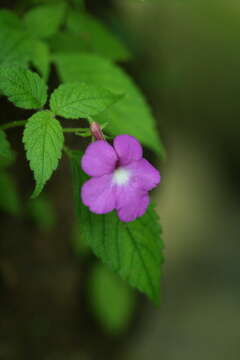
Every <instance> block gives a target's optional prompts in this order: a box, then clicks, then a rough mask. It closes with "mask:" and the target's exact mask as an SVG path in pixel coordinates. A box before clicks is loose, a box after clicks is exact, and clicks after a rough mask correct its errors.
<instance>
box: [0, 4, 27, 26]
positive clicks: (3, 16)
mask: <svg viewBox="0 0 240 360" xmlns="http://www.w3.org/2000/svg"><path fill="white" fill-rule="evenodd" d="M2 28H10V29H14V28H15V29H21V28H22V23H21V21H20V19H19V17H18V16H17V15H16V14H15V13H14V12H13V11H11V10H8V9H1V10H0V29H2Z"/></svg>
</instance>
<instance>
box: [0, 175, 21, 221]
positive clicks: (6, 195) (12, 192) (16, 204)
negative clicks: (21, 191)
mask: <svg viewBox="0 0 240 360" xmlns="http://www.w3.org/2000/svg"><path fill="white" fill-rule="evenodd" d="M0 209H1V210H3V211H5V212H7V213H9V214H10V215H18V214H19V212H20V199H19V196H18V192H17V188H16V185H15V182H14V180H13V179H12V177H11V176H10V175H9V174H8V173H7V172H5V171H2V170H1V171H0Z"/></svg>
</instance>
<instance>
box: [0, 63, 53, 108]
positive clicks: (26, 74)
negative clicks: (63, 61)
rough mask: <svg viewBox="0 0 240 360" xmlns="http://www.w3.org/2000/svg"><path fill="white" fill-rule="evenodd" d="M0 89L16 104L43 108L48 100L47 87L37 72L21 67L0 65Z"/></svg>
mask: <svg viewBox="0 0 240 360" xmlns="http://www.w3.org/2000/svg"><path fill="white" fill-rule="evenodd" d="M0 90H1V91H2V92H3V94H4V95H6V96H8V98H9V100H10V101H12V102H13V103H14V104H15V105H16V106H18V107H21V108H23V109H38V108H41V107H42V106H43V105H44V104H45V102H46V100H47V87H46V85H45V84H44V82H43V80H42V79H41V78H40V76H39V75H38V74H36V73H33V72H32V71H30V70H26V69H23V68H21V67H17V66H16V67H13V66H2V67H0Z"/></svg>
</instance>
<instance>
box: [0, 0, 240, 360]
mask: <svg viewBox="0 0 240 360" xmlns="http://www.w3.org/2000/svg"><path fill="white" fill-rule="evenodd" d="M0 3H1V6H2V7H3V6H8V7H11V6H13V2H11V3H10V2H9V1H1V2H0ZM87 5H88V9H89V10H90V11H91V12H92V13H94V14H96V15H98V16H99V17H100V18H101V19H103V20H104V21H105V22H107V23H109V25H110V26H111V27H112V29H113V31H116V32H118V34H119V35H120V36H121V37H122V38H123V39H124V40H125V42H126V43H127V44H128V46H129V48H130V49H132V52H133V53H134V54H135V58H134V59H133V61H132V62H131V63H130V64H128V65H124V68H125V69H126V70H127V71H128V72H129V73H130V74H131V75H132V76H133V77H134V78H135V80H136V82H137V83H138V84H139V86H140V87H141V88H142V89H143V91H144V93H145V95H146V97H147V99H148V101H149V103H150V104H151V105H152V107H153V111H154V113H155V116H156V119H157V127H158V130H159V133H160V135H161V137H162V139H163V142H164V143H165V146H166V149H167V159H166V160H165V161H160V160H159V161H157V165H158V166H159V168H160V170H161V174H162V183H161V186H160V187H159V191H158V192H157V193H155V200H156V201H157V209H158V213H159V215H160V217H161V223H162V226H163V230H164V234H163V239H164V243H165V265H164V274H163V279H162V304H161V306H160V308H159V309H158V308H155V307H154V306H153V305H151V304H150V303H149V302H148V301H147V300H146V299H145V298H144V297H142V296H140V297H139V299H138V300H137V304H136V308H135V311H134V313H133V316H132V317H131V318H129V326H128V329H127V330H126V331H125V332H123V333H122V334H121V335H119V336H111V335H110V334H107V333H106V332H105V331H104V329H102V327H101V326H100V325H99V323H98V322H97V321H96V320H95V318H94V316H93V315H92V313H91V311H90V310H89V304H88V298H87V296H86V283H87V281H88V274H89V271H90V270H89V269H91V267H92V265H93V264H94V263H95V261H96V260H95V259H94V257H92V256H87V257H86V258H85V259H84V261H79V260H78V258H77V257H76V255H75V253H74V251H73V249H72V246H71V240H70V237H71V231H72V230H71V229H72V225H73V218H74V215H73V206H72V198H71V184H70V179H69V178H70V174H69V168H68V164H67V162H66V161H65V160H64V161H63V162H62V164H61V167H60V169H59V171H58V172H56V174H55V175H54V178H53V180H52V181H51V183H49V185H48V189H47V193H48V196H49V198H50V199H51V200H52V202H53V204H54V206H55V207H56V209H57V211H56V216H57V225H56V226H55V227H54V228H53V229H52V230H51V231H47V232H46V231H43V230H39V228H37V227H36V225H35V223H34V222H33V221H32V220H31V219H29V216H28V215H27V210H26V214H25V215H24V216H22V217H20V218H19V217H10V216H8V215H6V214H4V213H1V217H0V229H1V232H0V234H1V236H0V254H1V255H0V280H1V281H0V294H1V295H0V359H3V360H5V359H6V360H8V359H13V360H15V359H17V360H18V359H24V360H26V359H34V360H35V359H39V360H42V359H44V360H45V359H46V360H48V359H49V360H52V359H53V360H55V359H57V360H61V359H68V360H75V359H83V360H85V359H123V360H124V359H129V360H135V359H138V360H146V359H161V358H162V359H164V360H165V359H166V360H172V359H173V360H175V359H176V358H178V359H185V360H186V359H194V360H198V359H199V360H200V359H206V360H208V359H209V360H210V359H211V360H212V359H218V360H222V359H228V360H232V359H234V360H235V359H239V357H240V328H239V320H240V307H239V302H240V301H239V300H240V287H239V250H240V245H239V241H240V238H239V233H240V230H239V217H240V205H239V198H240V192H239V183H240V181H239V180H240V172H239V170H240V161H239V158H240V157H239V154H240V141H239V139H240V124H239V117H240V101H239V98H240V41H239V34H240V4H239V2H238V1H236V0H218V1H216V0H212V1H211V0H210V1H206V0H201V1H198V0H191V1H187V0H178V1H177V0H172V1H169V0H159V1H157V0H155V1H154V0H145V1H137V0H132V1H130V0H116V1H108V2H106V1H93V0H90V1H88V2H87ZM0 106H1V113H2V114H4V117H5V116H6V118H7V119H9V118H12V120H15V119H16V120H17V119H19V110H17V111H16V110H15V109H14V108H13V107H12V105H10V104H9V103H7V101H5V100H2V99H1V105H0ZM22 115H23V116H24V113H22ZM20 139H21V134H20V133H19V131H18V130H16V131H15V130H12V131H11V142H12V143H13V145H14V147H15V149H16V150H19V151H20V153H21V155H20V156H19V158H18V161H17V164H16V166H15V167H14V168H13V172H14V173H15V174H16V178H17V185H18V187H19V188H20V189H22V198H23V201H25V202H26V203H27V199H28V196H29V193H30V189H32V186H33V182H32V174H31V173H30V170H29V169H28V165H27V163H26V161H25V160H24V154H23V151H22V146H21V144H20ZM152 159H153V160H155V158H154V156H152ZM109 301H110V300H109ZM109 306H111V303H109Z"/></svg>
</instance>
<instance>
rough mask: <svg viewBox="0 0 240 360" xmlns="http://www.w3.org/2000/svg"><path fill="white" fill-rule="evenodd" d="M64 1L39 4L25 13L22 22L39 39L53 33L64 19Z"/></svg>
mask: <svg viewBox="0 0 240 360" xmlns="http://www.w3.org/2000/svg"><path fill="white" fill-rule="evenodd" d="M65 8H66V7H65V3H64V2H62V1H59V2H57V3H56V4H46V5H39V6H37V7H35V8H33V9H31V10H30V11H29V12H27V13H26V14H25V17H24V23H25V26H26V29H27V30H28V31H29V32H31V34H32V35H33V36H35V37H38V38H40V39H44V38H48V37H50V36H52V35H54V34H55V33H56V32H57V30H58V28H59V26H60V25H61V23H62V21H63V19H64V13H65Z"/></svg>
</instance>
